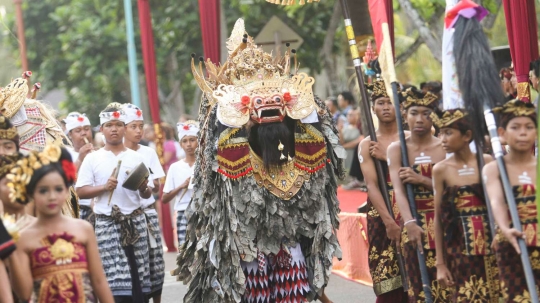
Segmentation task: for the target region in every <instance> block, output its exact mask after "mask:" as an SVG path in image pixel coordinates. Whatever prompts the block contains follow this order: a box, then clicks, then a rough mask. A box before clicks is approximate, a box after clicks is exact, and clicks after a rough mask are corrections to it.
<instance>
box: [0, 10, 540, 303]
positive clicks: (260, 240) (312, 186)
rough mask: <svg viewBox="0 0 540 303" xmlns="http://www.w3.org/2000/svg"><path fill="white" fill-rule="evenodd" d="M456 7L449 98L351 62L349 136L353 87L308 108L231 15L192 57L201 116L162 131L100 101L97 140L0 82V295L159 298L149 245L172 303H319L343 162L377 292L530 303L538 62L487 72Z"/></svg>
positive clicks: (536, 241) (294, 67)
mask: <svg viewBox="0 0 540 303" xmlns="http://www.w3.org/2000/svg"><path fill="white" fill-rule="evenodd" d="M467 5H470V7H468V8H473V10H472V12H471V11H468V13H470V14H472V13H478V12H481V10H480V9H479V7H478V5H477V4H474V3H472V2H471V3H468V4H467ZM457 15H459V14H457V13H456V16H457ZM455 18H456V20H457V21H456V20H454V21H455V24H457V25H456V30H455V32H456V36H458V37H462V36H463V37H470V36H468V35H467V34H471V35H479V36H476V37H475V39H470V40H467V39H462V40H456V42H455V48H454V53H455V56H456V60H455V61H456V64H455V65H456V78H458V79H459V81H458V82H459V89H460V93H461V96H462V97H463V101H464V102H463V103H462V105H463V106H459V107H448V106H446V105H444V102H443V100H444V99H445V97H447V96H445V95H444V92H443V91H442V82H439V81H432V82H428V83H425V84H423V85H422V86H421V87H420V89H418V88H416V87H415V86H413V85H409V84H399V83H396V82H392V83H390V82H389V81H388V80H387V79H385V78H383V77H382V76H383V75H384V74H385V73H386V72H387V71H386V70H384V68H385V67H384V66H385V65H384V64H381V62H379V59H380V58H376V57H373V58H369V59H370V60H369V63H368V64H367V68H369V69H370V70H371V71H373V75H375V76H373V77H366V79H368V78H369V79H368V80H367V83H366V85H365V87H361V89H362V90H365V92H367V96H368V98H367V99H368V100H363V102H369V107H370V108H371V111H372V113H373V114H374V117H375V119H376V120H377V121H376V122H377V123H376V125H377V128H376V130H375V132H374V133H371V134H370V135H369V136H365V137H364V136H362V128H361V127H360V115H361V114H364V115H370V114H371V113H363V112H361V111H360V109H359V108H358V107H356V105H355V101H354V97H353V96H352V94H351V93H349V92H342V93H341V94H340V95H339V96H338V97H337V98H335V99H333V98H328V100H326V101H323V100H321V99H319V98H318V97H317V96H315V95H314V94H313V89H312V86H313V84H314V79H313V78H312V77H310V76H308V75H307V74H306V73H303V72H299V71H298V63H297V60H296V51H295V50H293V49H290V48H289V45H287V50H286V52H285V53H284V54H283V55H281V54H280V55H279V56H272V54H270V53H266V52H265V51H264V50H263V49H262V48H261V47H259V46H257V45H256V43H255V41H254V39H253V38H252V37H250V36H249V35H248V34H247V31H246V29H245V27H244V21H243V20H242V19H239V20H238V21H237V22H236V24H235V26H234V29H233V31H232V34H231V37H230V38H229V40H228V41H227V48H228V58H227V60H226V62H223V63H222V64H217V63H213V62H211V61H210V60H207V61H204V60H200V61H201V62H200V63H199V64H198V65H197V64H196V63H195V61H196V60H195V56H193V59H192V62H191V67H192V72H193V76H194V81H196V82H197V84H198V86H199V88H200V89H201V91H202V98H201V104H200V109H199V113H198V115H199V116H198V119H197V120H187V119H181V121H182V122H179V123H178V124H177V125H176V133H177V142H176V141H175V139H174V137H175V134H174V130H173V129H172V128H171V127H168V126H167V125H162V127H161V128H156V130H154V129H152V127H148V126H145V124H144V113H143V111H142V110H141V109H140V108H139V107H137V106H136V105H134V104H120V103H116V102H113V103H110V104H109V105H107V106H106V107H105V108H104V109H102V111H101V113H100V114H99V117H96V118H99V125H98V126H97V128H98V129H99V133H96V134H95V135H94V134H93V129H92V125H91V123H90V119H89V118H88V117H87V116H86V115H85V114H84V113H79V112H71V113H69V114H68V115H67V116H66V117H65V118H63V119H61V121H57V120H56V118H55V117H54V116H55V115H54V112H53V111H52V110H51V109H50V108H48V107H47V106H45V105H43V104H42V103H41V102H40V101H37V100H35V97H36V91H37V88H38V87H36V86H34V89H33V90H30V89H29V87H30V85H29V79H30V76H31V73H29V72H26V73H24V74H23V76H22V77H21V78H17V79H14V80H13V81H12V82H11V83H10V84H9V85H7V86H6V87H4V88H2V89H1V90H0V109H1V112H2V114H1V115H0V200H1V202H2V203H1V204H0V214H1V216H0V218H1V220H0V303H5V302H7V303H12V302H40V303H45V302H58V303H64V302H65V303H67V302H70V303H76V302H101V303H113V302H115V303H124V302H125V303H127V302H134V303H135V302H136V303H139V302H140V303H146V302H150V301H152V302H161V295H162V290H163V284H164V278H165V274H166V273H165V263H164V256H163V255H164V253H165V251H169V252H177V253H178V255H177V264H176V265H177V267H176V268H174V269H173V270H172V271H171V272H170V274H171V275H173V276H175V277H176V278H177V279H178V280H179V281H182V282H184V283H185V284H187V287H188V290H187V294H186V295H185V297H184V298H183V299H181V298H178V300H179V301H181V300H183V302H188V303H201V302H202V303H218V302H219V303H221V302H223V303H229V302H237V303H239V302H242V303H271V302H272V303H274V302H279V303H281V302H283V303H302V302H310V301H315V300H320V301H321V302H323V303H331V301H330V299H329V298H328V297H327V296H326V295H325V294H324V290H325V287H327V285H328V282H329V279H330V276H331V272H332V262H333V260H334V259H335V258H338V259H339V258H341V249H340V246H339V243H338V238H337V236H336V231H337V229H338V228H339V217H338V214H339V212H340V209H339V201H338V199H337V189H338V186H340V184H341V183H343V182H342V181H343V180H344V179H345V177H346V171H348V174H349V180H347V182H346V185H345V186H344V187H345V188H346V189H355V188H357V189H360V190H363V191H367V194H368V201H367V206H366V207H365V209H366V217H367V238H368V241H369V249H368V251H362V252H357V253H358V254H364V255H367V259H368V263H369V270H370V273H371V277H372V280H373V290H374V292H375V294H376V296H377V301H376V302H379V303H399V302H409V303H418V302H430V303H432V302H436V303H444V302H475V303H476V302H489V303H491V302H492V303H495V302H497V303H498V302H501V301H504V302H507V303H510V302H520V303H523V302H535V300H537V299H538V297H537V296H538V295H537V293H538V287H537V285H539V284H540V236H539V235H540V232H539V231H538V218H539V214H538V211H537V205H538V203H537V201H536V184H537V156H536V153H537V135H538V133H537V125H538V124H537V122H538V121H537V118H538V117H537V107H536V105H535V103H536V102H534V101H533V100H531V99H532V98H531V94H530V89H529V86H530V88H531V89H533V90H536V91H538V89H539V76H540V59H536V58H535V60H533V61H532V62H530V65H529V66H530V68H529V70H530V71H529V79H528V80H527V81H523V79H521V80H520V79H518V77H516V71H515V70H514V69H513V68H512V67H505V68H503V69H502V70H500V72H499V73H498V75H499V77H497V70H496V68H495V64H494V62H493V59H492V57H491V53H490V52H489V48H488V47H487V40H486V38H485V36H484V34H483V32H482V30H481V27H479V26H480V25H479V23H478V22H479V20H477V19H475V18H474V17H470V16H469V17H468V18H466V17H464V16H463V15H459V16H457V17H455ZM478 19H481V18H478ZM349 21H350V20H349ZM460 35H462V36H460ZM381 60H382V59H381ZM203 62H204V64H203ZM355 64H356V63H355ZM389 87H393V88H395V90H394V89H393V90H390V89H389ZM524 88H526V90H525V89H524ZM482 94H484V95H485V96H487V97H488V98H483V95H482ZM364 99H365V98H364ZM484 99H488V101H486V102H484V101H485V100H484ZM483 102H484V103H483ZM484 109H486V111H485V112H484ZM165 110H166V109H165ZM484 114H485V115H486V117H493V118H486V120H484V119H483V117H484ZM492 114H493V115H494V116H490V115H492ZM486 124H487V126H486ZM160 129H161V130H162V131H163V133H160V132H161V131H159V130H160ZM488 134H489V136H488ZM374 136H376V140H375V138H373V137H374ZM146 139H150V140H153V139H160V140H156V142H158V143H159V144H160V145H154V146H153V147H150V146H149V145H152V144H150V143H152V142H149V141H146ZM161 139H163V140H161ZM158 152H159V154H160V156H161V158H160V156H158ZM171 204H172V207H171V206H170V205H171ZM172 213H176V217H175V220H172V219H171V214H172ZM171 221H176V226H175V228H173V224H171ZM173 230H175V231H176V237H174V236H173V233H174V232H173ZM353 241H354V239H353ZM356 241H360V239H356ZM167 274H168V273H167ZM357 302H364V301H363V300H362V298H358V301H357Z"/></svg>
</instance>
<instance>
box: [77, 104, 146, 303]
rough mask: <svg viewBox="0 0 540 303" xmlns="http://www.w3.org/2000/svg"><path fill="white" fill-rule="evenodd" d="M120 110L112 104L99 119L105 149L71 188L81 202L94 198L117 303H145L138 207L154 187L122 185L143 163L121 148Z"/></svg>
mask: <svg viewBox="0 0 540 303" xmlns="http://www.w3.org/2000/svg"><path fill="white" fill-rule="evenodd" d="M120 107H121V105H120V104H118V103H112V104H109V105H108V106H107V108H105V110H103V111H102V112H101V113H100V115H99V118H100V123H101V132H102V133H103V134H104V136H105V147H103V148H101V149H99V150H97V151H95V152H93V153H90V154H88V155H87V156H86V158H85V161H84V162H83V164H82V165H81V168H80V169H79V174H78V180H77V184H76V185H75V188H76V191H77V194H78V195H79V197H80V198H82V199H92V198H95V200H94V213H95V214H96V226H95V230H96V238H97V242H98V248H99V254H100V256H101V260H102V262H103V268H104V270H105V274H106V276H107V281H108V283H109V287H110V288H111V290H112V292H113V296H114V297H115V302H144V301H145V295H146V294H148V293H150V270H149V266H148V264H149V259H148V255H149V251H148V236H147V225H146V218H145V215H144V212H143V210H142V208H141V205H142V201H143V200H144V199H148V198H149V197H150V196H151V194H152V190H151V189H150V187H151V186H152V183H148V182H143V183H142V184H141V186H140V187H139V189H138V190H137V191H131V190H128V189H125V188H123V187H122V185H121V184H122V183H123V182H124V180H125V179H126V177H127V175H128V174H127V173H128V171H131V170H133V169H134V168H135V167H136V166H137V165H139V164H140V163H141V162H143V157H142V156H141V155H139V154H138V153H137V152H135V151H133V150H131V149H128V148H126V147H125V146H124V144H123V142H122V141H123V137H124V132H125V123H124V121H125V115H124V113H123V112H122V111H121V109H120ZM119 161H122V162H121V166H120V170H119V172H118V177H117V178H115V177H114V172H115V170H116V167H117V164H118V162H119ZM149 186H150V187H149ZM111 193H112V198H111V199H109V195H110V194H111Z"/></svg>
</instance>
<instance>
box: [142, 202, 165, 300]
mask: <svg viewBox="0 0 540 303" xmlns="http://www.w3.org/2000/svg"><path fill="white" fill-rule="evenodd" d="M144 214H145V215H146V223H147V225H148V249H149V251H150V255H149V259H150V264H149V265H150V283H151V294H150V296H152V295H159V294H161V290H162V289H163V283H164V281H165V261H164V260H163V241H162V240H161V232H160V228H159V219H158V215H157V212H156V211H155V209H153V208H146V209H145V210H144Z"/></svg>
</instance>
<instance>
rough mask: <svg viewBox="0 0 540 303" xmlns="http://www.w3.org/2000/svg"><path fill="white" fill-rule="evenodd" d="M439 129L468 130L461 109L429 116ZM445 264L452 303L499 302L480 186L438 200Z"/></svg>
mask: <svg viewBox="0 0 540 303" xmlns="http://www.w3.org/2000/svg"><path fill="white" fill-rule="evenodd" d="M431 117H432V120H433V124H434V125H435V126H436V127H437V128H438V129H441V128H455V129H457V130H464V131H467V130H471V125H470V123H469V120H468V117H467V112H465V111H464V110H462V109H451V110H446V111H444V112H442V113H440V114H439V115H437V114H435V113H432V114H431ZM440 220H441V226H442V230H443V231H444V242H443V243H444V252H445V258H446V265H447V266H448V269H449V270H450V272H451V273H452V275H453V278H454V283H455V286H454V287H453V288H454V292H453V302H471V301H472V302H488V303H490V302H491V303H497V302H499V294H500V292H499V270H498V268H497V263H496V260H495V255H494V253H493V251H492V249H491V243H492V241H493V237H492V234H491V230H490V222H489V215H488V208H487V206H486V199H485V197H484V190H483V188H482V184H480V183H474V184H469V185H464V186H447V187H446V188H445V189H444V192H443V196H442V201H441V214H440Z"/></svg>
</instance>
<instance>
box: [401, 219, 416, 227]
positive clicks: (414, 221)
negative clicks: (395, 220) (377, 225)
mask: <svg viewBox="0 0 540 303" xmlns="http://www.w3.org/2000/svg"><path fill="white" fill-rule="evenodd" d="M409 223H416V219H410V220H409V221H407V222H405V223H404V224H403V226H406V225H407V224H409Z"/></svg>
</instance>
